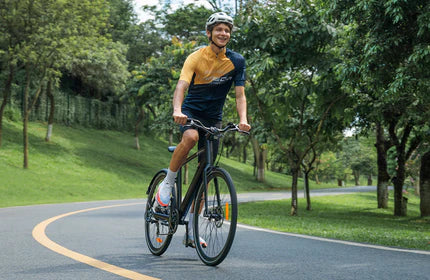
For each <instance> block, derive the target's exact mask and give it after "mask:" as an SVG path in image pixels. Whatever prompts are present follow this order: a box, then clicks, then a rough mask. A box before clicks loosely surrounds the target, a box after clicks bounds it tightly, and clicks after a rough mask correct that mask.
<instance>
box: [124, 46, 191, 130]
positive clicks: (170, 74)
mask: <svg viewBox="0 0 430 280" xmlns="http://www.w3.org/2000/svg"><path fill="white" fill-rule="evenodd" d="M195 44H196V43H195V42H194V41H191V42H187V43H183V42H181V41H179V40H178V39H176V38H174V39H173V40H172V42H171V44H170V45H168V46H166V47H165V48H164V50H163V53H162V54H160V56H159V57H151V59H149V60H148V62H147V63H144V64H142V65H141V67H139V68H137V69H136V70H133V71H132V72H131V73H132V79H131V81H130V82H129V85H128V91H127V93H126V95H124V96H123V97H122V98H124V99H128V100H130V102H131V103H132V104H135V106H136V107H137V108H138V109H139V110H144V111H145V110H147V109H149V110H150V111H151V112H152V115H154V118H155V119H156V120H155V122H154V128H161V129H163V130H169V129H170V128H171V100H172V96H173V91H174V89H175V87H176V83H177V81H178V79H179V75H180V71H181V69H182V65H183V63H184V61H185V58H186V57H187V56H188V55H189V54H190V53H191V52H193V51H194V50H195Z"/></svg>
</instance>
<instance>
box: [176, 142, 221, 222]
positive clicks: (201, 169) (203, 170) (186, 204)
mask: <svg viewBox="0 0 430 280" xmlns="http://www.w3.org/2000/svg"><path fill="white" fill-rule="evenodd" d="M205 137H206V144H205V148H203V149H200V150H199V151H197V152H196V153H195V154H193V155H191V156H190V157H188V158H187V159H186V160H185V162H184V163H183V164H182V165H181V167H180V168H179V171H178V175H177V177H176V187H177V192H176V194H177V195H176V205H177V209H179V217H180V222H179V224H185V218H186V216H187V214H188V211H189V210H190V208H191V205H192V201H193V200H194V199H195V197H196V195H197V190H198V187H199V186H200V184H201V182H202V181H201V180H202V179H203V183H204V185H205V186H207V184H208V174H209V172H210V171H211V169H212V168H213V167H214V166H213V164H212V152H213V141H214V136H213V135H210V134H207V135H206V136H205ZM203 152H205V157H203V158H202V160H201V162H199V166H198V168H197V170H196V172H195V174H194V177H193V179H192V181H191V183H190V186H189V188H188V190H187V193H186V194H185V196H184V199H183V200H182V167H183V166H184V165H185V164H187V163H188V162H190V161H192V160H193V159H195V158H196V157H198V156H199V155H201V154H202V153H203ZM204 195H205V200H204V201H205V206H206V207H205V209H207V199H206V198H207V188H205V192H204Z"/></svg>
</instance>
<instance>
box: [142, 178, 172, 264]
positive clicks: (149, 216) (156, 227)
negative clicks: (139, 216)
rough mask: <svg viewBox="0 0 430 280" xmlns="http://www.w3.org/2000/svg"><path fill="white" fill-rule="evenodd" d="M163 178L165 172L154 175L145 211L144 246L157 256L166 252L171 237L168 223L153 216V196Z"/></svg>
mask: <svg viewBox="0 0 430 280" xmlns="http://www.w3.org/2000/svg"><path fill="white" fill-rule="evenodd" d="M165 177H166V172H165V171H160V172H158V173H157V174H156V175H155V177H154V179H153V181H152V185H151V188H150V192H149V194H148V199H147V202H146V210H145V238H146V244H147V245H148V248H149V251H151V253H152V254H154V255H157V256H160V255H162V254H163V253H164V252H165V251H166V250H167V248H168V247H169V245H170V241H171V240H172V235H173V234H172V233H171V232H170V230H169V221H167V220H161V219H156V218H155V217H154V216H153V213H154V212H153V207H152V206H153V205H154V202H155V195H156V194H157V191H158V187H159V185H160V183H161V182H162V181H163V179H164V178H165Z"/></svg>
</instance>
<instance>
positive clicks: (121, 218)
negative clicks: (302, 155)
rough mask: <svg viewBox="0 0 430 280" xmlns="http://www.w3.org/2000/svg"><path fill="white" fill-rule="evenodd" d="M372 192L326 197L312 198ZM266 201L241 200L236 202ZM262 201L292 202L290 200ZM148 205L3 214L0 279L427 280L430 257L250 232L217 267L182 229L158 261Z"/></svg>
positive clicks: (244, 231)
mask: <svg viewBox="0 0 430 280" xmlns="http://www.w3.org/2000/svg"><path fill="white" fill-rule="evenodd" d="M369 190H372V188H370V189H369V188H367V187H359V188H345V189H335V190H322V191H313V192H312V196H317V195H327V194H338V193H348V192H351V191H369ZM262 196H263V195H262V194H242V195H240V197H239V200H240V201H249V200H260V198H261V197H262ZM264 197H265V198H267V199H281V198H288V197H289V193H287V192H279V193H272V194H270V195H264ZM143 202H144V201H143V200H122V201H102V202H86V203H71V204H55V205H38V206H26V207H11V208H2V209H0V260H1V261H0V279H7V280H9V279H11V280H12V279H44V280H49V279H55V280H57V279H91V280H96V279H104V280H105V279H126V278H125V277H128V278H130V279H265V280H268V279H295V280H297V279H378V280H381V279H389V280H394V279H420V280H422V279H430V265H429V264H430V252H429V251H409V250H397V249H394V248H384V247H378V246H367V245H365V244H355V243H351V244H349V243H347V242H338V241H333V240H325V239H320V238H313V237H307V236H300V235H294V234H284V233H278V232H272V231H264V230H261V229H255V228H251V227H247V226H239V227H238V230H237V234H236V238H235V241H234V243H233V247H232V250H231V251H230V253H229V255H228V257H227V258H226V260H225V261H224V262H223V263H222V264H221V265H219V266H218V267H207V266H205V265H203V264H202V263H201V261H200V260H199V258H198V256H197V254H196V252H195V251H194V250H193V249H190V248H185V247H184V246H183V245H182V237H183V232H184V231H183V227H180V228H179V229H178V232H177V233H176V235H175V236H174V238H173V240H172V243H171V245H170V247H169V249H168V250H167V252H166V253H165V254H164V255H163V256H162V257H156V256H153V255H151V254H150V253H149V251H148V249H147V247H146V244H145V237H144V222H143V212H144V204H143ZM33 234H34V238H36V239H37V240H38V241H39V242H42V243H44V244H45V245H47V246H48V247H49V249H48V248H47V247H44V246H42V245H41V244H40V243H38V242H37V241H36V240H35V239H34V238H33ZM45 234H46V235H45ZM120 275H123V276H120Z"/></svg>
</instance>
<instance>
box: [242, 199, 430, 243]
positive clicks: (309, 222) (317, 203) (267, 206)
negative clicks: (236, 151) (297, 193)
mask: <svg viewBox="0 0 430 280" xmlns="http://www.w3.org/2000/svg"><path fill="white" fill-rule="evenodd" d="M390 197H391V198H392V197H393V194H392V193H391V194H390ZM408 198H409V203H408V216H407V217H395V216H393V205H394V202H393V200H392V199H390V201H389V206H390V207H389V208H388V209H378V208H376V194H375V193H358V194H349V195H339V196H324V197H315V198H312V197H311V203H312V209H313V210H311V211H307V210H306V201H305V200H304V199H299V215H298V216H295V217H292V216H290V215H289V213H290V205H291V200H279V201H267V202H252V203H244V204H241V205H239V222H240V223H244V224H249V225H253V226H258V227H263V228H269V229H273V230H277V231H283V232H291V233H300V234H307V235H313V236H320V237H327V238H334V239H340V240H349V241H357V242H365V243H371V244H379V245H385V246H394V247H402V248H415V249H421V250H430V218H425V219H424V218H420V213H419V198H418V197H416V196H415V195H412V194H410V195H408Z"/></svg>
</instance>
